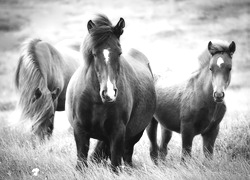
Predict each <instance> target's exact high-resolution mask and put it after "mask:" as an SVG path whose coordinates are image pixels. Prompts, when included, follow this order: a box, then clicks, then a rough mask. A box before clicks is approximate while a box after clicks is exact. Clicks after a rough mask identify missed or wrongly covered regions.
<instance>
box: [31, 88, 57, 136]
mask: <svg viewBox="0 0 250 180" xmlns="http://www.w3.org/2000/svg"><path fill="white" fill-rule="evenodd" d="M59 92H60V90H59V88H56V89H55V90H53V91H50V90H49V89H48V88H47V87H44V88H39V87H38V88H36V89H35V90H34V92H33V97H32V98H31V108H30V110H31V109H32V111H33V112H34V113H32V112H30V113H29V114H30V116H32V118H34V119H35V122H34V123H33V125H32V131H33V133H34V134H36V135H37V136H38V137H39V138H40V139H41V140H43V139H45V137H46V136H47V137H48V138H49V137H50V136H51V135H52V132H53V129H54V115H55V110H56V107H57V99H58V96H59Z"/></svg>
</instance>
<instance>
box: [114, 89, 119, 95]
mask: <svg viewBox="0 0 250 180" xmlns="http://www.w3.org/2000/svg"><path fill="white" fill-rule="evenodd" d="M114 91H115V97H117V93H118V89H117V88H115V89H114Z"/></svg>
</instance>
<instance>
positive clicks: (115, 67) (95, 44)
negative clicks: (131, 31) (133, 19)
mask: <svg viewBox="0 0 250 180" xmlns="http://www.w3.org/2000/svg"><path fill="white" fill-rule="evenodd" d="M102 18H103V19H102V21H103V22H100V20H99V21H94V22H93V21H92V20H90V21H89V22H88V24H87V28H88V31H89V35H90V37H91V41H92V42H91V44H92V46H91V49H90V53H91V56H92V58H93V63H94V70H95V73H96V76H97V79H98V82H99V95H100V97H101V100H102V102H103V103H111V102H115V100H116V98H117V95H118V88H117V80H118V76H119V73H120V57H121V54H122V50H121V46H120V40H119V39H120V36H121V35H122V33H123V28H124V27H125V22H124V19H123V18H120V20H119V22H118V23H117V25H116V26H112V25H111V23H110V22H109V21H108V22H107V20H108V19H105V17H102ZM105 21H106V22H105Z"/></svg>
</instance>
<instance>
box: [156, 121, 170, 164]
mask: <svg viewBox="0 0 250 180" xmlns="http://www.w3.org/2000/svg"><path fill="white" fill-rule="evenodd" d="M171 138H172V131H170V130H168V129H166V128H164V127H163V126H161V145H160V148H159V151H160V158H161V160H162V161H164V160H165V159H166V156H167V154H168V143H169V141H170V140H171Z"/></svg>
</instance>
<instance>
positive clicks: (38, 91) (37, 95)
mask: <svg viewBox="0 0 250 180" xmlns="http://www.w3.org/2000/svg"><path fill="white" fill-rule="evenodd" d="M41 95H42V92H41V91H40V89H39V88H37V89H36V91H35V98H36V99H39V98H40V97H41Z"/></svg>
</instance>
